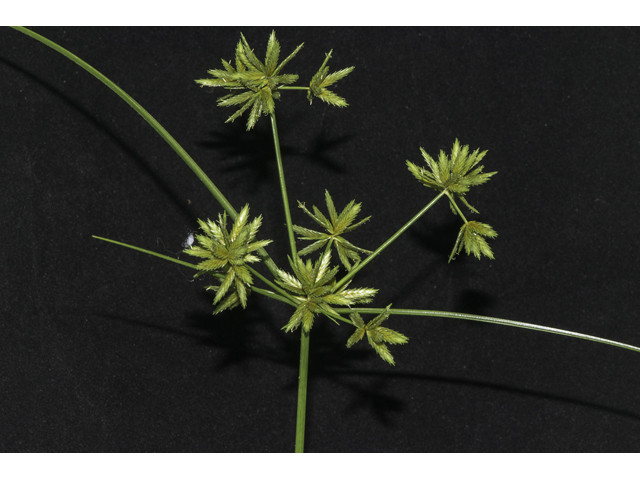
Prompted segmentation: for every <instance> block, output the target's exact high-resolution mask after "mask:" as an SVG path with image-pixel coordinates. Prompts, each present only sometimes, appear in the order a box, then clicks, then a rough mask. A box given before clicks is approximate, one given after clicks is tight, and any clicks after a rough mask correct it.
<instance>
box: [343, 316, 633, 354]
mask: <svg viewBox="0 0 640 480" xmlns="http://www.w3.org/2000/svg"><path fill="white" fill-rule="evenodd" d="M384 310H385V309H384V308H336V309H335V311H336V312H338V313H351V312H358V313H370V314H374V315H379V314H380V313H381V312H383V311H384ZM389 313H391V314H392V315H418V316H425V317H440V318H457V319H460V320H472V321H475V322H483V323H494V324H496V325H505V326H507V327H516V328H524V329H527V330H536V331H538V332H546V333H554V334H556V335H564V336H567V337H573V338H579V339H581V340H590V341H592V342H598V343H604V344H605V345H611V346H614V347H619V348H626V349H627V350H633V351H634V352H640V347H635V346H633V345H628V344H626V343H620V342H615V341H613V340H608V339H606V338H601V337H595V336H593V335H585V334H584V333H578V332H572V331H570V330H562V329H560V328H552V327H544V326H542V325H536V324H533V323H525V322H516V321H514V320H505V319H503V318H495V317H485V316H483V315H471V314H468V313H456V312H441V311H438V310H409V309H399V308H392V309H390V310H389Z"/></svg>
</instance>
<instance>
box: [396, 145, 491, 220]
mask: <svg viewBox="0 0 640 480" xmlns="http://www.w3.org/2000/svg"><path fill="white" fill-rule="evenodd" d="M420 151H421V152H422V156H423V157H424V160H425V162H427V165H428V167H429V169H426V168H424V167H418V166H417V165H414V164H413V163H411V162H410V161H408V160H407V167H409V171H410V172H411V173H412V174H413V176H414V177H416V178H417V179H418V181H420V183H422V184H423V185H424V186H426V187H429V188H433V189H434V190H437V191H439V192H441V191H443V190H447V191H448V192H449V193H450V194H452V195H454V196H456V197H458V198H459V199H460V200H461V201H462V202H463V203H464V204H465V205H466V206H467V207H469V209H471V210H472V211H474V212H476V213H478V211H477V210H476V209H475V208H473V207H472V206H471V205H469V204H468V203H467V200H466V199H465V198H464V196H465V194H466V193H467V192H468V191H469V188H471V187H474V186H476V185H482V184H483V183H485V182H486V181H488V180H489V178H490V177H491V176H492V175H495V174H496V173H497V172H490V173H482V169H483V168H484V166H482V165H481V166H479V167H478V166H477V165H478V164H479V163H480V161H481V160H482V159H483V158H484V156H485V155H486V153H487V151H486V150H485V151H484V152H480V150H475V151H474V152H472V153H469V145H464V146H463V147H461V146H460V142H459V141H458V139H456V141H455V142H454V144H453V148H452V149H451V155H450V156H447V154H446V153H444V152H443V151H442V150H440V155H439V157H438V161H435V160H434V159H433V158H431V157H430V156H429V154H428V153H427V152H425V151H424V149H423V148H422V147H421V148H420Z"/></svg>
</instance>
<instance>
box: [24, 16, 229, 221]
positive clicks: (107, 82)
mask: <svg viewBox="0 0 640 480" xmlns="http://www.w3.org/2000/svg"><path fill="white" fill-rule="evenodd" d="M12 28H14V29H16V30H18V31H19V32H22V33H24V34H25V35H28V36H30V37H32V38H34V39H36V40H38V41H40V42H42V43H44V44H45V45H47V46H48V47H51V48H53V49H54V50H55V51H57V52H58V53H61V54H62V55H64V56H65V57H67V58H68V59H69V60H71V61H72V62H75V63H76V64H78V65H79V66H80V67H82V68H84V69H85V70H86V71H87V72H89V73H90V74H91V75H93V76H94V77H96V78H97V79H98V80H100V81H101V82H102V83H104V84H105V85H106V86H107V87H109V88H110V89H111V90H113V91H114V92H115V93H116V94H117V95H118V96H119V97H120V98H122V100H124V101H125V102H127V103H128V104H129V106H130V107H131V108H133V109H134V110H135V111H136V112H137V113H138V114H139V115H140V116H141V117H142V118H144V119H145V120H146V121H147V123H148V124H149V125H151V127H152V128H153V129H154V130H155V131H156V132H158V134H159V135H160V136H161V137H162V138H163V139H164V140H165V141H166V142H167V143H168V144H169V146H170V147H171V148H173V150H175V152H176V153H177V154H178V155H179V156H180V158H182V160H184V162H185V163H186V164H187V165H188V166H189V168H191V170H193V172H194V173H195V174H196V176H197V177H198V178H199V179H200V181H202V183H204V185H205V187H207V189H208V190H209V191H210V192H211V193H212V194H213V196H214V197H215V199H216V200H217V201H218V203H220V205H222V208H224V209H225V210H226V211H227V213H228V214H229V215H230V216H231V217H232V218H233V219H234V220H235V218H236V217H237V216H238V214H237V212H236V211H235V210H234V208H233V207H232V206H231V204H230V203H229V201H228V200H227V199H226V198H225V196H224V195H223V194H222V192H221V191H220V190H219V189H218V187H216V186H215V184H214V183H213V182H212V181H211V179H210V178H209V177H208V176H207V174H206V173H204V171H203V170H202V169H201V168H200V167H199V166H198V164H197V163H196V162H195V161H194V160H193V159H192V158H191V157H190V156H189V154H188V153H187V152H186V151H185V150H184V148H182V146H181V145H180V144H179V143H178V142H176V140H175V139H174V138H173V137H172V136H171V135H170V134H169V132H167V131H166V130H165V129H164V127H163V126H162V125H160V123H158V121H157V120H156V119H155V118H153V116H152V115H151V114H150V113H149V112H147V111H146V110H145V109H144V108H143V107H142V106H141V105H140V104H139V103H138V102H136V101H135V100H134V99H133V98H131V97H130V96H129V94H127V93H126V92H125V91H124V90H122V89H121V88H120V87H119V86H118V85H116V84H115V83H114V82H113V81H111V80H109V78H107V77H106V76H104V75H103V74H102V73H100V72H99V71H98V70H96V69H95V68H93V67H92V66H91V65H89V64H88V63H87V62H85V61H84V60H82V59H80V58H78V57H77V56H75V55H74V54H73V53H71V52H70V51H68V50H67V49H65V48H63V47H61V46H60V45H58V44H57V43H55V42H52V41H51V40H49V39H48V38H45V37H43V36H42V35H38V34H37V33H35V32H33V31H31V30H29V29H28V28H24V27H12Z"/></svg>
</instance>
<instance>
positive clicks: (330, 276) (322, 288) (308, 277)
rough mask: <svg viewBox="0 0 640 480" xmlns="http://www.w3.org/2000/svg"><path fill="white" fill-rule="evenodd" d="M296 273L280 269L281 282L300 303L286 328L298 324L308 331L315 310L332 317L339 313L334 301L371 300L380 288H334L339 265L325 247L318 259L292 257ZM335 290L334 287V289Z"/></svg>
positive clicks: (289, 328) (364, 301) (343, 303)
mask: <svg viewBox="0 0 640 480" xmlns="http://www.w3.org/2000/svg"><path fill="white" fill-rule="evenodd" d="M289 264H290V265H291V269H292V270H293V275H291V274H290V273H287V272H285V271H283V270H279V271H278V277H279V278H278V279H277V280H276V282H277V283H278V285H280V286H281V287H283V288H284V289H286V290H288V291H289V292H291V293H293V295H294V296H295V298H296V300H297V301H298V306H297V308H296V310H295V312H294V313H293V315H292V316H291V319H290V320H289V323H287V325H285V327H284V329H285V330H286V331H287V332H290V331H293V330H295V329H296V328H298V327H299V326H302V328H303V329H304V330H305V331H307V332H308V331H309V330H311V327H312V325H313V320H314V317H315V315H316V314H318V313H322V314H325V315H326V316H328V317H329V318H334V319H335V317H338V316H339V314H338V312H336V311H335V310H334V309H333V308H332V307H331V305H341V306H350V305H354V304H356V303H369V302H371V300H373V297H374V295H375V294H376V293H377V292H378V290H376V289H374V288H352V289H348V288H346V286H347V285H344V286H343V287H341V288H339V289H337V290H336V289H334V285H335V284H336V275H337V274H338V271H339V269H340V267H339V266H335V267H333V268H331V266H330V265H331V252H329V251H325V253H323V254H322V255H321V256H320V258H319V259H318V260H316V261H315V262H312V261H311V260H310V259H309V260H307V261H306V262H304V261H303V260H302V259H301V258H300V257H299V256H296V257H295V258H294V259H292V258H289ZM334 290H335V291H334Z"/></svg>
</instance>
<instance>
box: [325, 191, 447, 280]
mask: <svg viewBox="0 0 640 480" xmlns="http://www.w3.org/2000/svg"><path fill="white" fill-rule="evenodd" d="M446 193H447V190H443V191H442V192H440V193H439V194H438V195H437V196H436V197H435V198H434V199H433V200H431V201H430V202H429V204H428V205H427V206H426V207H424V208H423V209H422V210H420V211H419V212H418V213H417V214H416V215H415V216H414V217H413V218H412V219H411V220H409V221H408V222H407V223H406V224H405V225H404V226H403V227H402V228H401V229H400V230H398V231H397V232H396V233H394V234H393V235H392V236H391V237H389V239H388V240H387V241H386V242H384V243H383V244H382V245H380V246H379V247H378V249H377V250H376V251H375V252H373V253H372V254H371V255H369V256H368V257H367V258H365V259H364V260H363V261H362V262H360V263H359V264H358V265H356V266H354V267H353V269H351V271H350V272H349V273H348V274H346V275H345V276H344V277H342V279H340V281H339V282H338V283H336V284H335V286H334V287H333V291H334V292H335V291H337V290H338V289H339V288H341V287H342V286H343V285H345V284H346V283H347V282H348V281H349V280H351V279H352V278H353V276H354V275H355V274H356V273H358V272H359V271H360V269H361V268H363V267H364V266H365V265H367V264H368V263H369V262H370V261H371V260H373V259H374V258H376V257H377V256H378V255H379V254H380V253H381V252H382V251H383V250H384V249H385V248H387V247H388V246H389V245H391V243H393V241H394V240H395V239H396V238H398V237H399V236H400V235H402V234H403V233H404V232H405V231H406V230H407V229H408V228H409V227H410V226H411V225H413V224H414V223H415V222H416V221H417V220H418V219H419V218H420V217H421V216H422V215H424V214H425V213H426V212H427V210H429V209H430V208H431V207H433V206H434V205H435V204H436V202H437V201H438V200H440V198H442V196H443V195H445V194H446Z"/></svg>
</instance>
